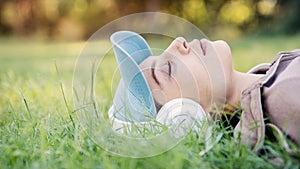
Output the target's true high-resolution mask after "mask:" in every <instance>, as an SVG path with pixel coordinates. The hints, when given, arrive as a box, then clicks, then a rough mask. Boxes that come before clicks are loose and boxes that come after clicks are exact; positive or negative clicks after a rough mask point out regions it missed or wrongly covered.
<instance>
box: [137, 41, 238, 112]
mask: <svg viewBox="0 0 300 169" xmlns="http://www.w3.org/2000/svg"><path fill="white" fill-rule="evenodd" d="M231 62H232V59H231V52H230V48H229V46H228V45H227V43H226V42H224V41H214V42H211V41H208V40H206V39H201V40H197V39H195V40H193V41H191V42H187V41H186V40H185V39H184V38H181V37H179V38H176V39H175V40H174V41H173V42H172V43H171V44H170V46H169V47H168V48H167V49H166V50H165V51H164V52H163V53H162V54H161V55H159V56H150V57H148V58H147V59H146V60H144V61H143V62H142V63H141V64H140V68H141V69H142V71H143V73H144V75H145V78H146V79H147V82H148V84H149V87H150V89H151V92H152V94H153V97H154V100H155V101H156V102H157V103H158V104H160V105H164V104H165V103H166V102H168V101H170V100H172V99H174V98H181V97H184V98H189V99H192V100H194V101H196V102H198V103H200V104H201V106H202V107H204V109H207V108H208V107H210V106H211V104H212V103H213V102H220V98H221V99H224V98H226V92H227V87H226V86H228V82H230V81H231V74H232V70H233V69H232V63H231ZM221 102H222V101H221ZM224 103H225V102H224Z"/></svg>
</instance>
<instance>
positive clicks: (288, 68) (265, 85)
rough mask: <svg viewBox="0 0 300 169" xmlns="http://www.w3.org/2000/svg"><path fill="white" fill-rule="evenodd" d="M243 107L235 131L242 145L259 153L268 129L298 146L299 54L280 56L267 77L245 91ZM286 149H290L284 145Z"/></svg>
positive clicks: (282, 53)
mask: <svg viewBox="0 0 300 169" xmlns="http://www.w3.org/2000/svg"><path fill="white" fill-rule="evenodd" d="M260 71H263V70H260ZM241 106H242V109H243V112H242V114H241V119H240V121H239V123H238V124H237V126H236V127H235V137H236V138H237V137H240V138H241V140H242V142H243V143H246V144H249V145H250V146H251V147H252V148H253V149H254V150H255V151H258V150H259V149H260V148H261V146H262V145H263V143H264V139H265V131H266V127H267V126H268V127H271V128H273V129H275V130H276V131H277V132H278V133H279V135H280V136H281V137H284V136H286V135H287V136H288V137H289V138H291V140H293V141H294V142H295V143H296V144H298V145H299V143H300V50H295V51H292V52H281V53H279V54H278V56H277V57H276V59H275V60H274V61H273V63H272V64H271V65H270V67H269V68H267V69H266V71H265V76H264V77H262V78H261V79H260V80H259V82H257V83H255V84H253V85H252V86H251V87H249V88H248V89H246V90H245V91H243V93H242V97H241ZM284 146H286V149H287V150H288V149H289V148H288V145H287V144H286V143H285V142H284ZM288 151H289V150H288Z"/></svg>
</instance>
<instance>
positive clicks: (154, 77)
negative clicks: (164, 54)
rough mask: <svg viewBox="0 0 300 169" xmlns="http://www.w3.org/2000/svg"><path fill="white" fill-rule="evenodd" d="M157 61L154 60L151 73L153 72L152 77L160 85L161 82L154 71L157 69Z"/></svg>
mask: <svg viewBox="0 0 300 169" xmlns="http://www.w3.org/2000/svg"><path fill="white" fill-rule="evenodd" d="M155 63H156V62H153V64H152V65H151V74H152V77H153V79H154V81H155V82H156V83H157V84H158V85H160V84H159V81H158V80H157V77H156V75H155V71H154V69H155Z"/></svg>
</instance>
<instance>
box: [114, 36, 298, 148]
mask: <svg viewBox="0 0 300 169" xmlns="http://www.w3.org/2000/svg"><path fill="white" fill-rule="evenodd" d="M111 40H112V43H113V45H114V51H115V54H116V57H117V60H118V63H119V66H120V72H121V75H122V80H121V82H120V85H119V87H118V89H117V92H116V95H115V98H114V106H115V107H116V109H118V110H120V109H122V108H120V106H118V103H120V102H122V103H123V102H124V100H126V98H127V100H129V102H135V104H134V105H133V106H132V104H129V105H131V106H127V107H134V108H133V109H135V108H136V107H137V105H146V106H143V107H147V110H146V111H141V109H139V110H137V109H135V110H133V109H129V110H130V111H131V112H134V111H136V112H137V113H134V114H130V116H134V117H137V116H139V118H138V121H144V120H145V114H148V115H150V116H155V115H154V114H153V102H155V105H156V111H155V112H157V111H158V110H159V108H160V107H161V106H163V105H164V104H166V103H167V102H169V101H171V100H172V99H175V98H180V97H184V98H189V99H192V100H193V101H195V102H197V103H199V104H200V105H201V106H202V107H203V108H204V109H205V110H206V112H210V113H214V110H215V108H216V106H215V105H217V107H218V108H220V106H221V108H224V106H222V105H229V106H231V107H233V108H235V109H236V108H238V107H239V106H241V108H242V110H243V111H242V112H241V115H240V116H241V117H240V120H239V122H238V123H237V124H236V125H235V126H234V127H235V137H241V140H242V141H243V142H244V143H246V144H249V145H250V146H251V147H252V148H254V150H258V149H259V148H261V145H262V144H263V141H264V138H265V131H266V126H268V127H271V128H272V129H274V130H275V131H277V132H279V134H280V135H281V136H282V132H283V133H284V134H286V135H287V136H288V137H289V138H290V139H291V140H292V141H294V142H295V143H296V144H299V137H300V125H299V124H300V98H299V96H298V95H299V94H300V74H299V73H300V51H293V52H283V53H279V54H278V56H277V58H276V59H275V60H274V61H273V63H272V64H271V65H270V66H269V67H268V68H266V69H264V70H259V71H260V72H263V74H255V73H252V74H248V73H241V72H238V71H236V70H234V69H233V67H232V56H231V52H230V47H229V46H228V44H227V43H226V42H225V41H214V42H211V41H209V40H206V39H201V40H197V39H195V40H193V41H191V42H187V41H186V40H185V39H184V38H181V37H179V38H176V39H175V40H174V41H173V42H172V43H171V44H170V46H169V47H168V48H167V49H166V50H165V51H164V52H163V53H162V54H161V55H159V56H152V54H151V50H150V48H149V46H148V44H147V42H146V41H145V40H144V39H143V38H142V37H141V36H139V35H138V34H135V33H133V32H127V31H121V32H117V33H115V34H113V35H112V37H111ZM137 65H138V66H139V67H137ZM128 69H132V70H133V71H128ZM130 76H131V77H130ZM137 79H138V80H137ZM141 79H142V80H141ZM143 79H146V80H145V81H146V82H143ZM122 81H123V82H122ZM132 82H133V83H132ZM122 83H124V84H122ZM143 83H146V84H143ZM132 84H133V85H132ZM139 84H142V85H141V86H142V87H137V86H138V85H139ZM120 86H123V87H120ZM124 86H125V88H126V89H127V90H128V91H129V92H128V93H130V96H128V97H125V99H123V101H120V100H119V99H120V97H121V96H120V94H119V93H120V91H123V90H124ZM137 88H139V90H136V89H137ZM141 90H145V91H143V92H141ZM148 91H151V92H150V94H149V92H148ZM132 96H134V97H132ZM132 98H136V99H137V100H142V101H132ZM139 98H142V99H139ZM116 103H117V104H116ZM136 103H139V104H136ZM143 103H145V104H143ZM121 107H122V106H121ZM123 107H124V106H123ZM141 112H143V113H141ZM148 112H150V113H148ZM140 115H141V116H140ZM211 115H212V116H214V114H211ZM233 115H235V114H233ZM121 116H122V115H119V118H120V117H121ZM123 116H124V114H123ZM120 119H122V118H120ZM123 120H124V118H123ZM284 145H285V146H286V148H287V150H288V151H290V150H289V149H288V145H286V144H284Z"/></svg>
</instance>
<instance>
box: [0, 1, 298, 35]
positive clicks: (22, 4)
mask: <svg viewBox="0 0 300 169" xmlns="http://www.w3.org/2000/svg"><path fill="white" fill-rule="evenodd" d="M299 9H300V1H298V0H108V1H107V0H73V1H69V0H0V35H4V34H6V35H9V34H15V35H22V36H31V35H38V36H45V37H49V38H62V39H70V40H77V39H80V38H87V37H89V36H90V35H91V34H92V33H94V32H95V31H96V30H97V29H99V28H100V27H101V26H103V25H104V24H106V23H108V22H110V21H112V20H114V19H116V18H118V17H121V16H124V15H128V14H132V13H137V12H145V11H162V12H166V13H170V14H174V15H177V16H179V17H183V18H185V19H187V20H189V21H190V22H192V23H194V24H195V25H197V26H198V27H199V28H200V29H202V30H203V31H204V32H207V33H213V34H218V32H219V34H220V33H221V34H230V33H231V34H236V35H238V34H241V33H243V32H247V31H250V30H253V29H258V28H261V27H262V26H264V25H270V23H272V22H271V21H273V22H274V23H275V25H276V26H271V27H270V26H269V27H268V28H272V29H274V30H275V29H280V30H281V31H282V32H289V33H294V32H297V31H299V29H300V22H299V16H300V10H299ZM232 32H233V33H232Z"/></svg>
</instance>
